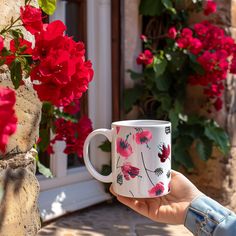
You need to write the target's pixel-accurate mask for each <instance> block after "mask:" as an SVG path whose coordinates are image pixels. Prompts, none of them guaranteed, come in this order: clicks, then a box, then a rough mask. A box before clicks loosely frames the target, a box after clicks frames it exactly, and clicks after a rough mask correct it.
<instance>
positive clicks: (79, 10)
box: [66, 0, 87, 168]
mask: <svg viewBox="0 0 236 236" xmlns="http://www.w3.org/2000/svg"><path fill="white" fill-rule="evenodd" d="M85 12H86V1H85V0H82V1H70V0H68V1H67V3H66V26H67V35H68V36H71V37H73V39H74V40H75V41H79V40H81V41H83V42H84V43H85V45H86V42H85V38H86V35H85V34H86V30H85V29H86V22H85V17H86V15H85ZM85 97H86V95H85V94H83V98H82V100H80V112H79V113H78V114H77V115H76V118H77V119H79V118H80V117H81V116H82V114H81V113H84V112H83V111H84V110H86V109H85V107H84V106H87V101H85V102H84V99H85V100H86V98H85ZM83 165H84V161H83V159H82V158H79V157H78V156H77V155H76V154H69V155H68V162H67V167H68V168H74V167H79V166H83Z"/></svg>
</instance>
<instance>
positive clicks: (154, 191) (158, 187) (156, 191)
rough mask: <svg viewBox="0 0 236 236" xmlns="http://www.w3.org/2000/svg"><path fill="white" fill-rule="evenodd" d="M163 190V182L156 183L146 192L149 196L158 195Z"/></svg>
mask: <svg viewBox="0 0 236 236" xmlns="http://www.w3.org/2000/svg"><path fill="white" fill-rule="evenodd" d="M164 190H165V187H164V184H163V182H159V183H157V184H156V185H155V186H154V187H152V188H151V189H150V190H149V191H148V193H149V196H150V197H156V196H160V195H161V194H162V193H163V192H164Z"/></svg>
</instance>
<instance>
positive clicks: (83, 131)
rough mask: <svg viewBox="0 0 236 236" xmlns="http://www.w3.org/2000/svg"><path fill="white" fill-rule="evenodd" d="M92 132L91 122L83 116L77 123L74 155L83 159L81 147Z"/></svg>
mask: <svg viewBox="0 0 236 236" xmlns="http://www.w3.org/2000/svg"><path fill="white" fill-rule="evenodd" d="M92 131H93V127H92V122H91V120H90V119H89V118H88V117H87V116H83V117H82V118H81V119H80V120H79V122H78V123H77V138H76V142H75V153H77V155H78V157H80V158H82V157H83V146H84V142H85V139H86V138H87V136H88V135H89V134H90V133H91V132H92Z"/></svg>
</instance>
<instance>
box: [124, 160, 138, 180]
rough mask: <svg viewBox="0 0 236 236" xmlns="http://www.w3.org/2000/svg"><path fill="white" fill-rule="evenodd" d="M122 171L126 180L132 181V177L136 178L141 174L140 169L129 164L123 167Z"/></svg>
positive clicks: (126, 163)
mask: <svg viewBox="0 0 236 236" xmlns="http://www.w3.org/2000/svg"><path fill="white" fill-rule="evenodd" d="M121 171H122V173H123V174H124V177H125V179H126V180H130V177H131V178H135V177H136V176H137V175H138V174H139V168H137V167H134V166H132V165H131V164H130V163H129V162H125V163H124V165H123V166H121Z"/></svg>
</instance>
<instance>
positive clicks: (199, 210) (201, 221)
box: [184, 195, 236, 236]
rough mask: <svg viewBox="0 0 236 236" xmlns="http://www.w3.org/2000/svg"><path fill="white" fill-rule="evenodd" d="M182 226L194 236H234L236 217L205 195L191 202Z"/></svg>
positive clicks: (235, 232)
mask: <svg viewBox="0 0 236 236" xmlns="http://www.w3.org/2000/svg"><path fill="white" fill-rule="evenodd" d="M184 225H185V227H186V228H188V229H189V230H190V231H191V232H192V233H193V234H194V235H196V236H235V235H236V215H235V214H234V213H233V212H232V211H230V210H228V209H227V208H225V207H223V206H222V205H220V204H219V203H218V202H216V201H214V200H213V199H211V198H209V197H207V196H205V195H202V196H199V197H198V198H196V199H194V200H193V201H192V202H191V204H190V206H189V208H188V211H187V214H186V219H185V224H184Z"/></svg>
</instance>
